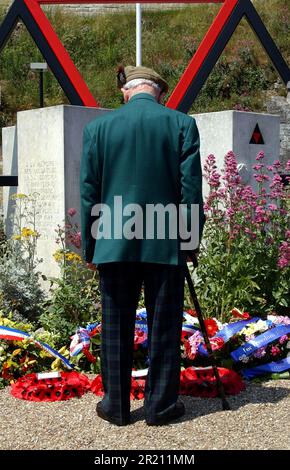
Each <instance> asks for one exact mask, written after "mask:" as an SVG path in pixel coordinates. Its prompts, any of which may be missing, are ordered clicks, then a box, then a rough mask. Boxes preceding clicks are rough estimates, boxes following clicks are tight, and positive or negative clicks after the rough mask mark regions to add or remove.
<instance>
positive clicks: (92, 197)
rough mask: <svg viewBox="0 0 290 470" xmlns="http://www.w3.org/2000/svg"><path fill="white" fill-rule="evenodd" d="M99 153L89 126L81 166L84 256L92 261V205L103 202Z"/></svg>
mask: <svg viewBox="0 0 290 470" xmlns="http://www.w3.org/2000/svg"><path fill="white" fill-rule="evenodd" d="M98 159H99V155H98V152H97V146H96V135H95V134H94V135H91V134H90V132H89V130H88V128H87V127H85V128H84V131H83V147H82V157H81V167H80V207H81V237H82V257H83V259H84V260H85V261H86V262H88V263H91V262H92V260H93V256H94V250H95V242H96V240H95V238H94V237H93V236H92V233H91V228H92V224H93V222H94V221H95V220H96V216H92V215H91V211H92V207H93V206H94V205H95V204H99V203H100V202H101V180H100V172H99V170H98V168H99V164H98Z"/></svg>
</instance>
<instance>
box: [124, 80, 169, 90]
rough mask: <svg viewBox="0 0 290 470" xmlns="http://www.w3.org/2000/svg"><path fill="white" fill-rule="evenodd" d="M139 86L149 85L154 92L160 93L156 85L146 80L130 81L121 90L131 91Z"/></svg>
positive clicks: (159, 88)
mask: <svg viewBox="0 0 290 470" xmlns="http://www.w3.org/2000/svg"><path fill="white" fill-rule="evenodd" d="M139 85H150V86H152V88H155V90H157V91H159V92H161V87H160V86H159V85H158V83H155V82H153V81H152V80H147V78H135V79H134V80H130V81H129V82H128V83H126V84H125V85H124V87H123V88H125V90H131V89H132V88H136V87H137V86H139Z"/></svg>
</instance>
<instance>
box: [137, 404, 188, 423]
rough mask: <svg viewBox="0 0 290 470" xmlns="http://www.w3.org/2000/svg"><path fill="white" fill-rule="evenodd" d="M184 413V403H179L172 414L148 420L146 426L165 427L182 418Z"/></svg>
mask: <svg viewBox="0 0 290 470" xmlns="http://www.w3.org/2000/svg"><path fill="white" fill-rule="evenodd" d="M184 413H185V407H184V404H183V403H182V402H177V403H176V405H175V407H174V408H173V410H172V411H170V413H168V414H167V415H165V416H160V417H159V418H158V417H157V418H155V419H154V420H151V419H146V424H148V426H163V425H164V424H168V423H170V422H171V421H174V420H176V419H178V418H180V417H181V416H183V415H184Z"/></svg>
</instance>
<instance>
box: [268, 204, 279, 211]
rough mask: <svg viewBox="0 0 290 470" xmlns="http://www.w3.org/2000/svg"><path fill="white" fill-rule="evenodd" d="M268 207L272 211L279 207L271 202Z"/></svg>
mask: <svg viewBox="0 0 290 470" xmlns="http://www.w3.org/2000/svg"><path fill="white" fill-rule="evenodd" d="M268 209H270V211H276V210H277V209H278V207H277V205H276V204H269V205H268Z"/></svg>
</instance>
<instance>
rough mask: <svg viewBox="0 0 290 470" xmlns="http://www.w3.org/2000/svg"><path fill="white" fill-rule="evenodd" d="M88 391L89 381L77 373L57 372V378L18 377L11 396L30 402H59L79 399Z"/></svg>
mask: <svg viewBox="0 0 290 470" xmlns="http://www.w3.org/2000/svg"><path fill="white" fill-rule="evenodd" d="M88 390H90V381H89V379H88V378H87V376H86V375H84V374H79V373H78V372H75V371H72V372H59V376H58V377H54V378H38V374H27V375H25V376H23V377H20V378H19V379H18V380H17V381H16V382H15V383H14V384H13V385H12V387H11V395H13V396H14V397H16V398H21V399H22V400H30V401H61V400H69V399H70V398H74V397H81V396H82V395H83V394H84V393H86V392H87V391H88Z"/></svg>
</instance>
